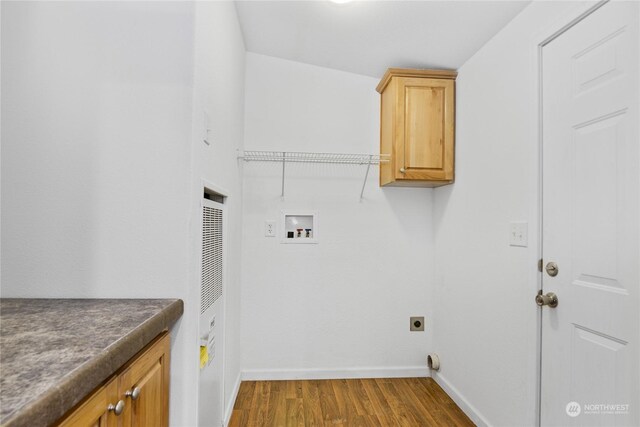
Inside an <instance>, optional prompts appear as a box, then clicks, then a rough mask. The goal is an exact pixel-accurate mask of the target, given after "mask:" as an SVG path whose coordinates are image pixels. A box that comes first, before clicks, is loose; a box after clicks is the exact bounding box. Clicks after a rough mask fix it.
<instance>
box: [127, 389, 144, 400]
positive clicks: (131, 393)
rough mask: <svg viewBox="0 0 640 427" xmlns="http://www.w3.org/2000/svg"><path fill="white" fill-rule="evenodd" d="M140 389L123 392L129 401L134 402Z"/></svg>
mask: <svg viewBox="0 0 640 427" xmlns="http://www.w3.org/2000/svg"><path fill="white" fill-rule="evenodd" d="M140 391H141V390H140V387H134V389H133V390H127V391H125V392H124V395H125V396H127V397H130V398H131V400H136V399H137V398H138V396H140Z"/></svg>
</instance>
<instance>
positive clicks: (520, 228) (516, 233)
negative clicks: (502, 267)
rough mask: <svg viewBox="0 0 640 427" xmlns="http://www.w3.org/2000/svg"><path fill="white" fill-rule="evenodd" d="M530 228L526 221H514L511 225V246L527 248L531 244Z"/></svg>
mask: <svg viewBox="0 0 640 427" xmlns="http://www.w3.org/2000/svg"><path fill="white" fill-rule="evenodd" d="M528 226H529V224H528V223H527V222H526V221H512V222H510V223H509V245H510V246H521V247H525V248H526V247H527V245H528V244H529V237H528Z"/></svg>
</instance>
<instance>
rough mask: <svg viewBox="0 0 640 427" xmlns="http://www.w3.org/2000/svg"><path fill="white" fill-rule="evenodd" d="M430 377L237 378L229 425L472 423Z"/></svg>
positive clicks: (449, 424) (469, 424)
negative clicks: (263, 379) (287, 379)
mask: <svg viewBox="0 0 640 427" xmlns="http://www.w3.org/2000/svg"><path fill="white" fill-rule="evenodd" d="M473 425H474V424H473V423H472V422H471V420H470V419H469V418H468V417H467V416H466V415H465V414H464V412H462V410H460V408H458V406H456V404H455V403H454V402H453V401H452V400H451V398H450V397H449V396H448V395H447V394H446V393H445V392H444V390H442V389H441V388H440V386H439V385H438V384H436V382H435V381H433V380H432V379H431V378H388V379H387V378H385V379H351V380H295V381H243V382H242V384H241V385H240V391H239V392H238V398H237V399H236V402H235V405H234V407H233V414H232V416H231V422H230V423H229V426H230V427H238V426H250V427H257V426H332V427H333V426H349V427H352V426H380V427H386V426H473Z"/></svg>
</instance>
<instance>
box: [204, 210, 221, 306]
mask: <svg viewBox="0 0 640 427" xmlns="http://www.w3.org/2000/svg"><path fill="white" fill-rule="evenodd" d="M222 267H223V265H222V209H217V208H212V207H209V206H204V207H203V210H202V277H201V282H200V283H201V285H200V314H202V313H204V312H205V311H206V310H207V309H208V308H209V307H211V306H212V305H213V303H215V302H216V301H217V300H218V298H220V297H221V296H222Z"/></svg>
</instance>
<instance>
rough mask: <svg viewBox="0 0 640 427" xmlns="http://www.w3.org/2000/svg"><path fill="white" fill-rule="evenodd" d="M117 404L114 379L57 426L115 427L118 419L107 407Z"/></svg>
mask: <svg viewBox="0 0 640 427" xmlns="http://www.w3.org/2000/svg"><path fill="white" fill-rule="evenodd" d="M117 402H118V385H117V381H116V380H115V379H113V380H111V381H110V382H108V383H107V384H106V385H104V386H102V387H100V388H99V389H98V390H96V391H95V392H94V393H93V395H92V396H91V397H89V398H88V399H87V400H86V401H85V402H84V403H83V404H82V405H81V406H80V407H79V408H78V409H76V410H75V411H73V413H72V414H71V415H69V416H68V417H67V418H65V419H64V420H63V421H61V422H60V423H59V424H58V427H117V426H118V425H119V423H118V421H119V420H120V418H119V417H118V415H116V414H115V413H114V412H113V411H109V409H108V408H109V405H116V404H117Z"/></svg>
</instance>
